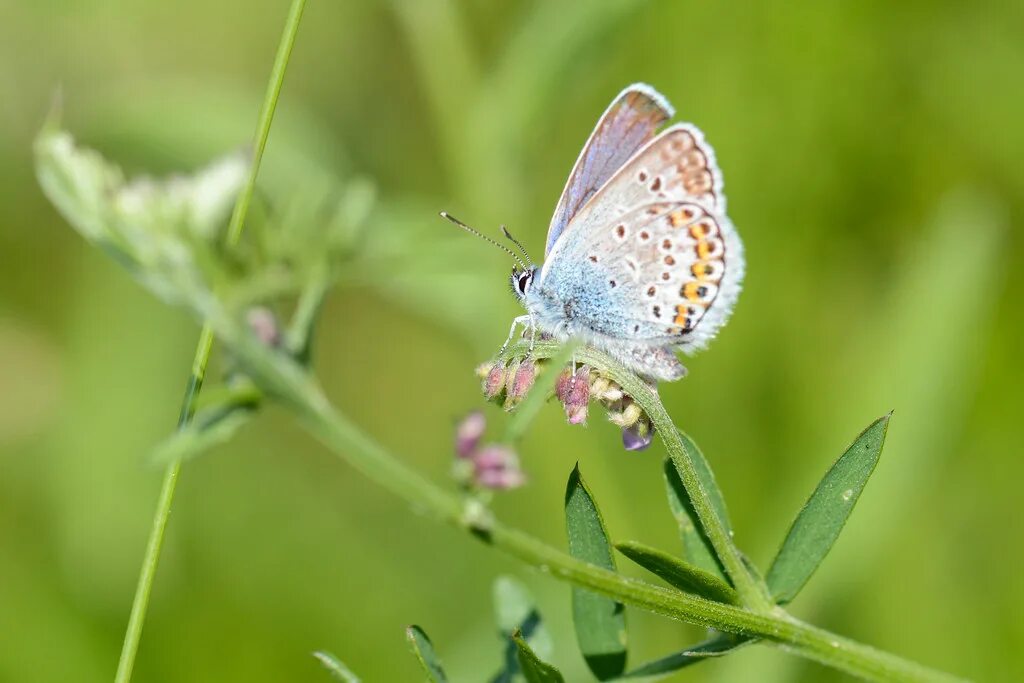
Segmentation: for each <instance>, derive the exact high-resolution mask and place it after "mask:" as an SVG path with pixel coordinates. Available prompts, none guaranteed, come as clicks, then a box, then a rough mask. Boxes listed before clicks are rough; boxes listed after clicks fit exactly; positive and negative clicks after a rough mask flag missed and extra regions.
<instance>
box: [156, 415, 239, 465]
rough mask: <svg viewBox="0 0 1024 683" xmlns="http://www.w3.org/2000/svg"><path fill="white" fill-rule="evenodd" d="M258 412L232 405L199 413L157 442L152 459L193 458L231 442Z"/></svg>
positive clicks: (160, 461) (160, 462) (160, 463)
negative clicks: (186, 423)
mask: <svg viewBox="0 0 1024 683" xmlns="http://www.w3.org/2000/svg"><path fill="white" fill-rule="evenodd" d="M255 415H256V410H255V407H254V406H249V405H229V406H222V407H218V408H210V409H209V410H204V411H202V412H200V413H197V414H196V416H195V419H193V420H192V422H190V423H189V424H188V425H187V426H185V427H182V428H180V429H178V430H176V431H175V432H174V433H172V434H171V435H170V436H168V437H167V438H166V439H164V440H163V441H161V442H160V443H159V444H157V446H156V448H154V449H153V452H152V454H151V455H150V458H149V459H150V460H151V461H152V462H153V463H155V464H159V465H166V464H167V463H170V462H174V461H176V460H191V459H192V458H195V457H196V456H198V455H201V454H203V453H205V452H206V451H208V450H210V449H211V448H213V447H215V446H219V445H221V444H223V443H227V442H228V441H230V440H231V437H233V436H234V435H235V434H236V433H237V432H238V430H239V429H241V428H242V427H243V426H245V425H247V424H248V423H249V421H250V420H251V419H252V418H253V417H254V416H255Z"/></svg>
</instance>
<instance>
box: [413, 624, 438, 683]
mask: <svg viewBox="0 0 1024 683" xmlns="http://www.w3.org/2000/svg"><path fill="white" fill-rule="evenodd" d="M405 637H406V639H407V640H408V641H409V644H410V645H412V652H413V654H414V655H416V659H418V660H419V662H420V666H421V667H423V671H425V672H426V674H427V680H429V681H430V682H431V683H447V682H448V677H447V676H445V674H444V669H442V668H441V660H439V659H438V658H437V653H436V652H434V645H433V643H431V642H430V638H428V637H427V634H426V633H424V632H423V629H421V628H420V627H419V626H415V625H413V626H410V627H408V628H407V629H405Z"/></svg>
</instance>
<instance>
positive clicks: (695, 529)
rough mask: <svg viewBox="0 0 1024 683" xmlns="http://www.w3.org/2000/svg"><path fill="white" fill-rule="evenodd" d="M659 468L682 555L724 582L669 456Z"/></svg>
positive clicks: (716, 558)
mask: <svg viewBox="0 0 1024 683" xmlns="http://www.w3.org/2000/svg"><path fill="white" fill-rule="evenodd" d="M691 452H693V451H691ZM662 469H663V471H664V473H665V489H666V492H667V494H668V505H669V509H670V510H671V511H672V516H673V517H675V519H676V524H678V525H679V535H680V537H681V539H682V542H683V555H684V557H686V559H687V560H689V561H690V563H691V564H693V565H694V566H695V567H698V568H700V569H703V570H704V571H706V572H708V573H710V574H714V575H715V576H717V577H718V578H720V579H722V580H723V581H727V580H728V579H727V577H726V575H725V570H724V569H723V568H722V564H721V562H720V561H719V560H718V556H717V555H716V554H715V549H714V547H712V545H711V541H710V540H709V539H708V537H707V534H706V533H705V532H704V529H703V527H702V526H701V525H700V520H699V519H698V518H697V513H696V512H695V511H694V509H693V503H691V502H690V496H689V494H687V493H686V487H685V486H683V481H682V479H680V478H679V471H678V470H676V467H675V465H674V464H673V463H672V460H671V458H666V459H665V462H664V466H663V467H662Z"/></svg>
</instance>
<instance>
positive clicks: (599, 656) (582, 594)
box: [565, 464, 626, 680]
mask: <svg viewBox="0 0 1024 683" xmlns="http://www.w3.org/2000/svg"><path fill="white" fill-rule="evenodd" d="M565 528H566V533H567V534H568V537H569V554H570V555H572V556H573V557H575V558H577V559H580V560H583V561H585V562H588V563H590V564H592V565H595V566H598V567H603V568H604V569H609V570H611V571H615V558H614V556H613V555H612V549H611V544H610V542H609V541H608V532H607V530H606V529H605V526H604V520H603V519H601V511H600V510H598V508H597V503H595V502H594V497H593V495H592V494H591V493H590V490H589V489H588V488H587V485H586V484H585V483H584V481H583V477H582V476H581V475H580V469H579V465H578V464H577V466H576V467H574V468H573V470H572V473H571V474H570V475H569V482H568V484H567V485H566V489H565ZM572 615H573V625H574V626H575V627H576V641H577V643H579V646H580V652H582V653H583V658H584V659H585V660H586V662H587V666H589V667H590V670H591V671H592V672H593V673H594V675H595V676H597V678H598V679H599V680H607V679H609V678H614V677H616V676H618V675H619V674H621V673H622V672H623V670H624V669H625V667H626V613H625V609H624V608H623V606H622V603H620V602H616V601H615V600H612V599H610V598H607V597H605V596H603V595H598V594H596V593H594V592H592V591H589V590H586V589H584V588H573V590H572Z"/></svg>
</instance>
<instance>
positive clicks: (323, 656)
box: [313, 650, 360, 683]
mask: <svg viewBox="0 0 1024 683" xmlns="http://www.w3.org/2000/svg"><path fill="white" fill-rule="evenodd" d="M313 656H314V657H316V658H317V659H318V660H320V663H321V664H323V665H324V668H326V669H327V670H328V671H330V672H331V675H332V676H333V677H334V678H335V679H336V680H339V681H343V683H360V681H359V677H358V676H356V675H355V674H354V673H352V671H350V670H349V668H348V667H347V666H345V665H344V664H342V663H341V660H339V659H338V658H337V657H335V656H334V655H332V654H331V653H330V652H324V651H323V650H318V651H316V652H314V653H313Z"/></svg>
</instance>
